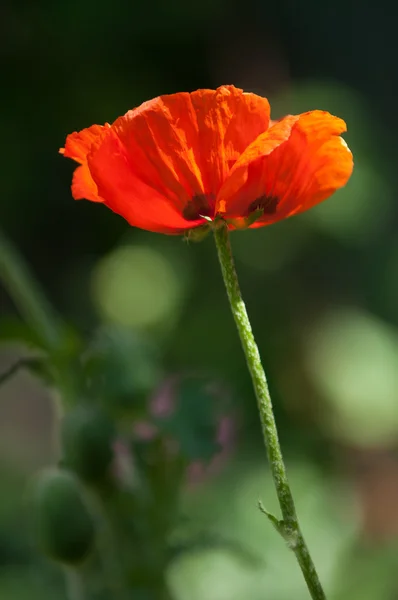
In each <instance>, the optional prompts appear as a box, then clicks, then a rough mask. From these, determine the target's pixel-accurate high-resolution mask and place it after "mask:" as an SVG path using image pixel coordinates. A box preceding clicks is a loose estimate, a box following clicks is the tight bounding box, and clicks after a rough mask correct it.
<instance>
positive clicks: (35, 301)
mask: <svg viewBox="0 0 398 600" xmlns="http://www.w3.org/2000/svg"><path fill="white" fill-rule="evenodd" d="M0 281H1V282H2V283H3V285H4V287H5V289H6V290H7V291H8V293H9V295H10V297H11V298H12V299H13V300H14V302H15V305H16V306H17V308H18V310H19V312H20V313H21V315H22V316H23V317H24V319H25V320H26V321H27V323H29V325H30V326H31V327H32V329H33V330H34V331H35V332H36V334H37V335H38V337H39V339H40V340H41V342H42V343H43V345H44V346H45V347H46V348H47V349H48V350H54V349H57V348H59V346H60V339H61V332H60V326H59V323H58V320H57V318H56V316H55V314H54V312H53V309H52V307H51V306H50V305H49V303H48V302H47V299H46V298H45V296H44V295H43V293H42V291H41V289H40V287H39V286H38V285H37V283H36V281H35V280H34V279H33V277H32V276H31V274H30V272H29V269H28V268H27V266H26V264H25V262H24V261H23V260H22V258H21V257H20V255H19V254H18V252H17V250H16V249H15V248H14V246H13V245H12V243H11V242H10V241H9V240H8V239H7V238H6V236H5V235H4V234H3V233H2V231H1V230H0Z"/></svg>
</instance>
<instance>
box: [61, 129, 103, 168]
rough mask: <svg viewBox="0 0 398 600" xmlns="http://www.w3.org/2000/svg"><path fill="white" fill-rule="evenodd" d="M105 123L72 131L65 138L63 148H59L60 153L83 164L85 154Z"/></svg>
mask: <svg viewBox="0 0 398 600" xmlns="http://www.w3.org/2000/svg"><path fill="white" fill-rule="evenodd" d="M107 127H109V125H108V124H106V125H92V126H91V127H87V128H86V129H82V130H81V131H74V132H73V133H70V134H69V135H68V137H67V138H66V142H65V148H61V149H60V153H61V154H63V155H64V156H66V157H67V158H72V159H73V160H75V161H76V162H78V163H80V164H83V163H84V162H85V161H86V158H87V154H88V153H89V152H90V149H91V146H92V144H93V143H94V142H95V141H96V140H98V138H99V137H101V136H102V134H103V132H104V130H105V129H107Z"/></svg>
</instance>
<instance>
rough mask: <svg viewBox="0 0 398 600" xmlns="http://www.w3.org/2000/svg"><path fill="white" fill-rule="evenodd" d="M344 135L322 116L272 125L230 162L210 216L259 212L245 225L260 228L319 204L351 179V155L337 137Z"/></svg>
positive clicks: (288, 119) (343, 128)
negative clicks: (259, 210)
mask: <svg viewBox="0 0 398 600" xmlns="http://www.w3.org/2000/svg"><path fill="white" fill-rule="evenodd" d="M344 131H346V125H345V123H344V121H343V120H342V119H339V118H338V117H334V116H332V115H330V114H329V113H327V112H325V111H311V112H308V113H303V114H301V115H297V116H287V117H285V118H283V119H281V120H280V121H277V122H276V123H275V124H273V125H272V126H271V127H270V128H269V129H268V131H267V132H265V133H264V134H262V135H260V136H259V137H258V138H257V139H256V140H255V141H254V142H253V143H252V144H251V145H250V146H249V147H248V148H247V150H246V151H245V152H244V153H243V154H242V156H241V157H240V158H239V160H238V161H237V162H236V164H235V165H234V167H233V169H232V170H231V172H230V175H229V177H228V178H227V179H226V181H225V183H224V185H223V186H222V188H221V190H220V192H219V194H218V197H217V201H216V211H218V212H219V213H220V214H222V215H223V216H224V217H225V218H234V217H245V216H248V215H249V214H250V213H251V212H253V211H254V210H256V209H262V210H263V216H262V217H260V218H259V219H258V220H257V221H255V222H254V223H253V224H252V225H251V227H261V226H262V225H267V224H270V223H273V222H275V221H278V220H280V219H283V218H285V217H287V216H290V215H293V214H296V213H299V212H302V211H305V210H308V209H309V208H311V207H312V206H314V205H316V204H318V203H319V202H322V200H325V199H326V198H328V197H329V196H330V195H331V194H333V192H335V191H336V190H337V189H339V188H341V187H343V186H344V185H345V184H346V183H347V181H348V179H349V177H350V175H351V173H352V169H353V158H352V154H351V152H350V150H349V149H348V147H347V144H346V143H345V142H344V140H343V139H342V138H341V137H340V135H339V134H340V133H343V132H344Z"/></svg>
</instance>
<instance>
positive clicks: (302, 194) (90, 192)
mask: <svg viewBox="0 0 398 600" xmlns="http://www.w3.org/2000/svg"><path fill="white" fill-rule="evenodd" d="M344 131H346V125H345V123H344V121H343V120H342V119H339V118H338V117H334V116H332V115H331V114H329V113H328V112H325V111H320V110H315V111H311V112H307V113H303V114H301V115H296V116H291V115H289V116H287V117H284V118H283V119H280V120H279V121H276V122H273V121H270V108H269V103H268V100H266V99H265V98H261V97H260V96H257V95H255V94H250V93H245V92H243V91H242V90H240V89H237V88H235V87H233V86H222V87H220V88H218V89H217V90H198V91H196V92H193V93H185V92H183V93H178V94H171V95H167V96H159V97H158V98H155V99H154V100H150V101H149V102H144V104H142V105H141V106H140V107H138V108H136V109H134V110H130V111H129V112H127V113H126V114H125V115H124V116H123V117H120V118H118V119H117V120H116V121H115V122H114V123H113V124H112V125H109V124H108V123H107V124H106V125H104V126H100V125H93V126H92V127H89V128H88V129H83V130H82V131H80V132H79V133H76V132H75V133H72V134H70V135H68V137H67V140H66V144H65V148H62V149H61V150H60V152H62V153H63V154H64V155H65V156H67V157H69V158H73V159H74V160H75V161H76V162H78V163H80V166H79V167H78V168H77V169H76V170H75V172H74V175H73V182H72V194H73V197H74V198H75V199H76V200H78V199H81V198H87V199H88V200H92V201H94V202H102V203H104V204H105V205H106V206H108V207H109V208H111V209H112V210H113V211H114V212H116V213H118V214H120V215H122V217H124V218H125V219H126V220H127V221H128V222H129V223H130V224H131V225H134V226H135V227H140V228H142V229H147V230H150V231H157V232H160V233H168V234H178V233H184V232H187V231H190V230H192V229H193V228H197V227H200V226H203V225H208V222H209V220H213V219H214V218H215V217H222V218H224V219H225V220H226V221H227V222H228V223H229V226H230V228H231V229H235V228H239V227H246V226H250V227H261V226H263V225H269V224H271V223H274V222H276V221H279V220H280V219H284V218H286V217H289V216H291V215H293V214H296V213H299V212H302V211H304V210H307V209H309V208H311V207H312V206H314V205H315V204H318V203H319V202H321V201H322V200H325V199H326V198H327V197H328V196H330V195H331V194H333V192H335V191H336V190H337V189H339V188H341V187H342V186H344V185H345V184H346V183H347V181H348V179H349V177H350V175H351V173H352V168H353V160H352V154H351V152H350V150H349V149H348V147H347V145H346V143H345V142H344V140H343V139H342V138H341V137H340V134H341V133H343V132H344Z"/></svg>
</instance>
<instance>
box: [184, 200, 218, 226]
mask: <svg viewBox="0 0 398 600" xmlns="http://www.w3.org/2000/svg"><path fill="white" fill-rule="evenodd" d="M214 200H215V198H214V194H198V195H196V196H193V197H192V200H190V201H189V202H188V204H186V205H185V207H184V210H183V212H182V214H183V216H184V219H186V220H187V221H197V220H198V219H200V217H201V216H205V217H214Z"/></svg>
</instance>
